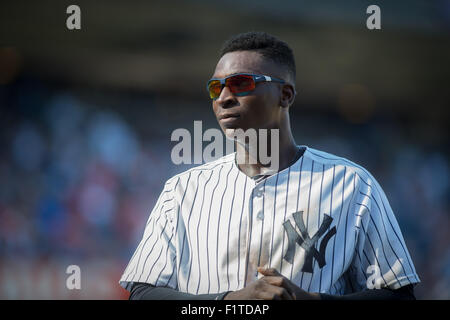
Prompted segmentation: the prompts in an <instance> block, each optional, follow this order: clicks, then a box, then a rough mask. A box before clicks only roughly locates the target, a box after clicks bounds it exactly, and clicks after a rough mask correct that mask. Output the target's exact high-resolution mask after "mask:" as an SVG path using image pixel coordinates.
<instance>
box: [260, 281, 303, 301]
mask: <svg viewBox="0 0 450 320" xmlns="http://www.w3.org/2000/svg"><path fill="white" fill-rule="evenodd" d="M262 280H264V281H266V282H268V283H269V284H271V285H274V286H277V287H282V288H284V289H286V290H287V292H288V293H289V295H290V296H291V298H292V299H294V300H295V299H296V296H295V289H296V288H295V286H294V284H293V283H292V282H290V281H289V280H288V279H287V278H285V277H283V276H281V277H280V276H265V277H264V278H262Z"/></svg>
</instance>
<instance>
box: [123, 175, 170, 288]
mask: <svg viewBox="0 0 450 320" xmlns="http://www.w3.org/2000/svg"><path fill="white" fill-rule="evenodd" d="M172 191H173V188H172V187H171V185H170V184H169V183H166V185H165V187H164V190H163V192H162V193H161V195H160V196H159V198H158V201H157V202H156V205H155V207H154V208H153V210H152V212H151V213H150V216H149V218H148V220H147V224H146V226H145V230H144V235H143V237H142V239H141V241H140V243H139V245H138V247H137V248H136V250H135V252H134V254H133V256H132V257H131V260H130V261H129V263H128V266H127V267H126V269H125V271H124V273H123V274H122V277H121V278H120V281H119V283H120V285H121V286H122V287H123V288H125V289H127V290H128V291H130V289H131V287H132V284H133V283H134V282H142V283H149V284H151V285H154V286H163V287H171V288H176V270H175V269H176V263H175V260H176V250H175V246H174V243H175V239H174V237H175V228H174V227H173V212H174V210H175V201H174V197H173V192H172Z"/></svg>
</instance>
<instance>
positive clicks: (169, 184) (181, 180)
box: [164, 153, 235, 190]
mask: <svg viewBox="0 0 450 320" xmlns="http://www.w3.org/2000/svg"><path fill="white" fill-rule="evenodd" d="M234 160H235V153H230V154H228V155H225V156H223V157H221V158H219V159H217V160H214V161H211V162H208V163H205V164H202V165H199V166H196V167H193V168H191V169H189V170H186V171H183V172H181V173H179V174H177V175H175V176H173V177H171V178H170V179H168V180H167V181H166V183H165V186H164V189H169V190H174V189H178V188H182V189H184V188H186V186H187V185H188V184H193V183H195V181H197V180H198V179H193V177H200V176H201V175H204V176H207V177H208V176H211V175H212V174H213V173H214V172H216V171H221V170H222V169H223V168H224V167H225V166H226V167H230V168H231V167H233V166H234Z"/></svg>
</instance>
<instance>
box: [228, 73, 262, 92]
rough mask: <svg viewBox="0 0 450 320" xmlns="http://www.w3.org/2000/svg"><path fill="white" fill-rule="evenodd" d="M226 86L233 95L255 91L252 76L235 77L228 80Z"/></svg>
mask: <svg viewBox="0 0 450 320" xmlns="http://www.w3.org/2000/svg"><path fill="white" fill-rule="evenodd" d="M226 86H227V87H228V88H230V90H231V92H233V93H242V92H249V91H252V90H254V89H255V81H254V80H253V77H252V76H248V75H237V76H234V77H230V78H228V79H227V81H226Z"/></svg>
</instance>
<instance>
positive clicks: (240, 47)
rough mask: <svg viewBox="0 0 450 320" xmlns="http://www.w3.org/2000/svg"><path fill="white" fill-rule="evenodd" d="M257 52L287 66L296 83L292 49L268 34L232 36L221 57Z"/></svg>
mask: <svg viewBox="0 0 450 320" xmlns="http://www.w3.org/2000/svg"><path fill="white" fill-rule="evenodd" d="M246 50H251V51H257V52H259V53H260V54H261V55H262V56H263V57H265V58H267V59H270V60H272V61H274V62H275V63H278V64H281V65H283V66H285V67H286V68H287V70H288V72H289V73H290V74H291V76H292V79H293V80H294V81H295V76H296V70H295V59H294V53H293V52H292V49H291V48H290V47H289V46H288V45H287V43H286V42H284V41H282V40H280V39H278V38H277V37H275V36H273V35H270V34H268V33H266V32H255V31H252V32H245V33H240V34H237V35H234V36H232V37H231V38H230V39H228V40H227V41H225V43H224V44H223V46H222V50H221V51H220V57H222V56H224V55H225V54H226V53H228V52H234V51H246Z"/></svg>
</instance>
